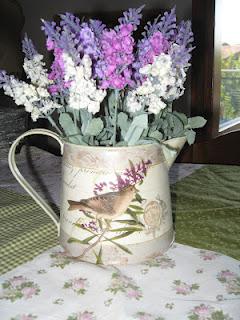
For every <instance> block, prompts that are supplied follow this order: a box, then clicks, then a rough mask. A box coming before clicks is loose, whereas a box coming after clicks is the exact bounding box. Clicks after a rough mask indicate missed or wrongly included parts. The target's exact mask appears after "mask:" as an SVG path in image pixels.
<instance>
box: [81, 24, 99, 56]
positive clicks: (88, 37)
mask: <svg viewBox="0 0 240 320" xmlns="http://www.w3.org/2000/svg"><path fill="white" fill-rule="evenodd" d="M78 40H79V42H80V43H81V46H82V55H84V54H87V55H89V56H90V58H91V59H92V60H93V61H95V60H97V59H98V57H99V56H100V48H99V40H98V39H97V38H96V36H95V34H94V32H93V30H92V29H91V28H90V27H89V25H88V24H87V23H82V25H81V30H80V32H79V35H78Z"/></svg>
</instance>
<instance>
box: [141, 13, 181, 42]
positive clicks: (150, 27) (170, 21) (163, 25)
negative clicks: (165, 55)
mask: <svg viewBox="0 0 240 320" xmlns="http://www.w3.org/2000/svg"><path fill="white" fill-rule="evenodd" d="M159 19H160V20H159ZM176 26H177V25H176V8H175V7H174V8H173V9H172V10H171V11H170V12H165V13H164V14H163V16H162V17H161V15H159V16H158V17H157V18H156V19H155V20H154V22H153V24H152V23H151V22H150V21H149V22H148V23H147V25H146V26H145V27H144V30H145V32H144V33H143V36H144V38H149V37H150V36H152V35H153V34H154V33H155V32H157V31H160V32H161V33H162V34H163V36H164V37H165V38H166V39H167V40H168V41H172V40H173V38H174V36H175V30H176Z"/></svg>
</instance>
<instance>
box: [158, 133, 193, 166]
mask: <svg viewBox="0 0 240 320" xmlns="http://www.w3.org/2000/svg"><path fill="white" fill-rule="evenodd" d="M186 141H187V139H186V137H179V138H173V139H170V140H167V141H164V142H163V143H162V151H163V154H164V157H165V159H166V163H167V166H168V169H170V168H171V166H172V164H173V163H174V161H175V159H176V158H177V156H178V154H179V153H180V151H181V150H182V148H183V146H184V144H185V142H186Z"/></svg>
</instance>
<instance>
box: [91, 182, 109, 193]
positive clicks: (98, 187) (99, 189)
mask: <svg viewBox="0 0 240 320" xmlns="http://www.w3.org/2000/svg"><path fill="white" fill-rule="evenodd" d="M106 186H107V184H106V182H100V183H96V184H95V186H94V190H93V192H94V194H95V195H96V196H97V195H98V194H100V193H101V192H103V190H104V188H105V187H106Z"/></svg>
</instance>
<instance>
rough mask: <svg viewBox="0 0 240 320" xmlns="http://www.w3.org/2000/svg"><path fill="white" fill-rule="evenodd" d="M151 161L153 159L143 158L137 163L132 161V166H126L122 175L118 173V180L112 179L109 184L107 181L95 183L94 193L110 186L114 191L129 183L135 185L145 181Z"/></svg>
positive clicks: (98, 192)
mask: <svg viewBox="0 0 240 320" xmlns="http://www.w3.org/2000/svg"><path fill="white" fill-rule="evenodd" d="M151 163H152V161H151V160H147V161H144V160H142V161H141V162H140V163H137V164H136V165H134V164H133V163H132V162H130V168H126V169H125V170H124V171H123V173H122V174H121V175H120V174H116V178H117V179H116V181H110V182H108V184H107V183H106V182H101V183H98V184H95V187H94V194H95V195H98V194H101V193H102V192H103V190H104V188H105V187H106V188H107V187H108V188H109V189H110V190H112V191H119V190H122V189H123V188H126V187H128V186H129V185H135V184H136V183H139V182H141V181H143V179H144V177H145V176H146V174H147V169H148V168H149V166H150V164H151Z"/></svg>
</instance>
